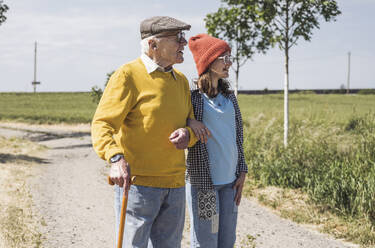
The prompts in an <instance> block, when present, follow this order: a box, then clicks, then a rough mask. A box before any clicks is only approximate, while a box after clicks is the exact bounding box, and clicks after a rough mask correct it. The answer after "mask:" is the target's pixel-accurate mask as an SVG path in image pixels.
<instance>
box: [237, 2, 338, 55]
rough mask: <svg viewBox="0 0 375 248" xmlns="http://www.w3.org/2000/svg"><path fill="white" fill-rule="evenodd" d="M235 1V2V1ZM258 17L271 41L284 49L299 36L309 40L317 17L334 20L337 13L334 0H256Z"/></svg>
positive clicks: (289, 46)
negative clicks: (263, 23)
mask: <svg viewBox="0 0 375 248" xmlns="http://www.w3.org/2000/svg"><path fill="white" fill-rule="evenodd" d="M235 2H236V1H235ZM257 2H258V3H259V6H261V9H260V11H258V12H259V13H260V14H259V18H261V19H262V20H264V22H265V24H266V25H267V26H268V27H269V29H270V31H271V32H272V40H271V41H272V43H273V44H278V45H279V47H280V49H282V50H284V51H285V50H288V49H289V48H291V47H292V46H293V45H295V44H297V41H298V39H299V38H301V37H302V38H303V39H304V40H306V41H310V40H311V36H312V31H313V29H314V28H318V29H319V27H320V24H319V19H320V18H323V19H324V20H325V21H326V22H328V21H331V20H335V17H336V16H338V15H340V14H341V12H340V10H339V8H338V5H337V3H336V1H335V0H311V1H305V0H259V1H257Z"/></svg>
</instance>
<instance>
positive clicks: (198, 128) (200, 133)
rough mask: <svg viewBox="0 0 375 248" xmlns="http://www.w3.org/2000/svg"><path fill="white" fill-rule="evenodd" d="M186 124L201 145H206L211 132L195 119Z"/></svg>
mask: <svg viewBox="0 0 375 248" xmlns="http://www.w3.org/2000/svg"><path fill="white" fill-rule="evenodd" d="M186 124H187V125H188V126H189V127H190V128H191V130H193V132H194V134H195V136H197V138H198V139H199V140H200V141H201V142H202V143H207V139H208V137H211V132H210V130H208V128H207V127H206V126H205V125H204V124H203V123H202V122H200V121H197V120H195V119H188V120H187V123H186Z"/></svg>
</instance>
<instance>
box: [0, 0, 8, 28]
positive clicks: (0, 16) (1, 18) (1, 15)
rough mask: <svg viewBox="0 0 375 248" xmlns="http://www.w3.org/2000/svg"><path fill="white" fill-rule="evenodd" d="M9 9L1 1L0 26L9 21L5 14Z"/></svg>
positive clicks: (0, 0)
mask: <svg viewBox="0 0 375 248" xmlns="http://www.w3.org/2000/svg"><path fill="white" fill-rule="evenodd" d="M8 9H9V7H8V6H7V5H6V4H3V1H2V0H0V25H1V24H2V23H3V22H5V20H6V19H7V18H6V16H5V15H4V13H5V12H7V11H8Z"/></svg>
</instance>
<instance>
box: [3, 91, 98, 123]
mask: <svg viewBox="0 0 375 248" xmlns="http://www.w3.org/2000/svg"><path fill="white" fill-rule="evenodd" d="M95 107H96V104H94V103H93V102H92V101H91V98H90V93H88V92H87V93H36V94H33V93H0V120H13V121H21V122H29V123H48V124H52V123H62V122H65V123H88V122H90V121H91V119H92V116H93V114H94V112H95Z"/></svg>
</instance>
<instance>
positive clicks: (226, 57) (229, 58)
mask: <svg viewBox="0 0 375 248" xmlns="http://www.w3.org/2000/svg"><path fill="white" fill-rule="evenodd" d="M217 58H218V59H222V60H223V61H224V64H226V65H228V64H232V63H233V61H234V58H233V57H232V56H231V55H224V56H220V57H217Z"/></svg>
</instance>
